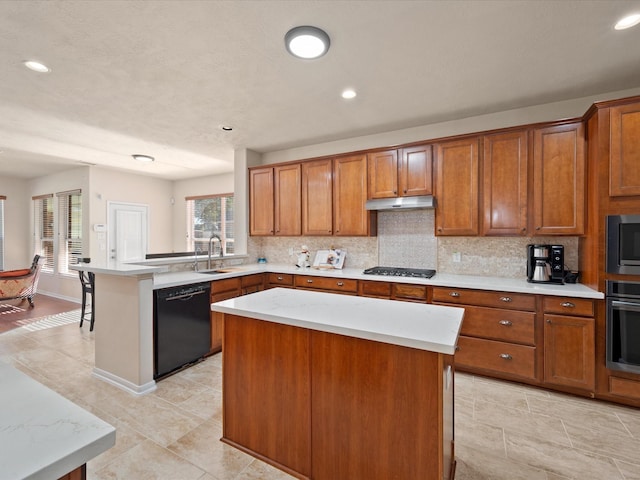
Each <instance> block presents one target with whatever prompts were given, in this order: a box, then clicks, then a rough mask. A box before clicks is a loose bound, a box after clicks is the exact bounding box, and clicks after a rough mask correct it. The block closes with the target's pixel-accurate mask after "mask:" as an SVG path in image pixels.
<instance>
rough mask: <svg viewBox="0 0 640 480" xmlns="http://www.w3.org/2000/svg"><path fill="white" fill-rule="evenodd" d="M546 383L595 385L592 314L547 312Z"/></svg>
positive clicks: (586, 388) (592, 386)
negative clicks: (572, 314) (576, 314)
mask: <svg viewBox="0 0 640 480" xmlns="http://www.w3.org/2000/svg"><path fill="white" fill-rule="evenodd" d="M544 320H545V322H544V381H545V383H550V384H555V385H563V386H568V387H577V388H581V389H585V390H590V391H592V390H593V389H594V388H595V358H596V356H595V325H594V319H593V318H580V317H568V316H562V315H545V316H544Z"/></svg>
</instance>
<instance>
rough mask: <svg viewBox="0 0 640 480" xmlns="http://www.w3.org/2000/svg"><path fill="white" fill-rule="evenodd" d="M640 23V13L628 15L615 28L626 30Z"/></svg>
mask: <svg viewBox="0 0 640 480" xmlns="http://www.w3.org/2000/svg"><path fill="white" fill-rule="evenodd" d="M639 23H640V13H635V14H633V15H627V16H626V17H624V18H622V19H620V20H618V23H616V24H615V26H614V27H613V28H615V29H616V30H625V29H627V28H631V27H634V26H636V25H638V24H639Z"/></svg>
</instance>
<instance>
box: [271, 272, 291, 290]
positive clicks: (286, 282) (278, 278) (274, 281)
mask: <svg viewBox="0 0 640 480" xmlns="http://www.w3.org/2000/svg"><path fill="white" fill-rule="evenodd" d="M274 287H285V288H293V275H291V274H290V273H268V274H267V288H274Z"/></svg>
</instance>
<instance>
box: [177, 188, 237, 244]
mask: <svg viewBox="0 0 640 480" xmlns="http://www.w3.org/2000/svg"><path fill="white" fill-rule="evenodd" d="M185 200H186V201H187V232H188V234H187V250H188V251H191V250H193V251H196V252H202V253H204V252H208V251H209V238H211V236H212V235H217V236H218V237H220V240H221V241H222V249H223V252H224V255H225V256H226V255H233V254H234V253H235V250H234V233H233V194H224V195H207V196H201V197H187V198H186V199H185ZM213 247H214V249H215V248H216V247H215V245H214V246H213Z"/></svg>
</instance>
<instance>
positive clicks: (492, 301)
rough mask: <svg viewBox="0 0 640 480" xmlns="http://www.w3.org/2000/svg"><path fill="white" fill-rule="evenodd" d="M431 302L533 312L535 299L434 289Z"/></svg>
mask: <svg viewBox="0 0 640 480" xmlns="http://www.w3.org/2000/svg"><path fill="white" fill-rule="evenodd" d="M433 302H446V303H456V304H465V305H478V306H482V307H496V308H509V309H513V310H529V311H535V309H536V299H535V297H534V296H533V295H527V294H522V293H505V292H492V291H484V290H466V289H464V288H445V287H434V288H433Z"/></svg>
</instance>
